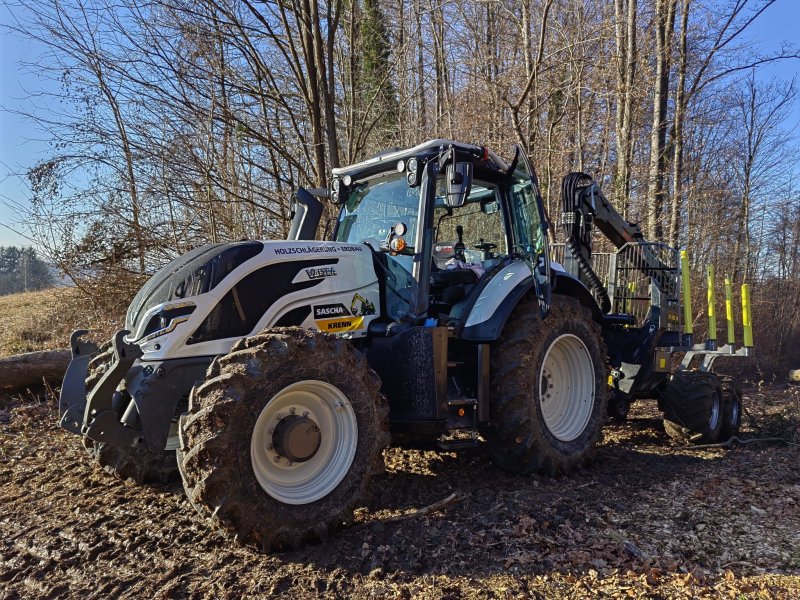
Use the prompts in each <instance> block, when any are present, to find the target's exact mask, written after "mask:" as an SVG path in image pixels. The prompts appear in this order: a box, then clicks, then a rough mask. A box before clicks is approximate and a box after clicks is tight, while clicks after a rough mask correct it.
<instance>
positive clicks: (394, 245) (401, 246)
mask: <svg viewBox="0 0 800 600" xmlns="http://www.w3.org/2000/svg"><path fill="white" fill-rule="evenodd" d="M405 247H406V241H405V240H404V239H403V238H401V237H396V238H393V239H392V241H391V242H389V248H391V250H392V252H402V251H403V250H405Z"/></svg>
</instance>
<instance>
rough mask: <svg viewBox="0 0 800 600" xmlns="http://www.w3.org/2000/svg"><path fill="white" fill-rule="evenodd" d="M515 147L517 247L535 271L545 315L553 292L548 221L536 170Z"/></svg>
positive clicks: (514, 231)
mask: <svg viewBox="0 0 800 600" xmlns="http://www.w3.org/2000/svg"><path fill="white" fill-rule="evenodd" d="M515 149H516V154H515V156H514V161H513V163H512V164H514V165H516V166H515V169H514V172H513V173H512V181H511V187H510V190H509V206H510V212H511V228H512V234H513V238H514V240H513V243H514V250H515V251H516V252H517V253H518V254H519V255H521V256H522V258H524V259H525V261H526V262H527V263H528V266H529V267H530V269H531V272H532V273H533V280H534V284H535V287H536V296H537V297H538V298H539V306H540V308H541V310H542V316H544V315H545V314H547V312H548V311H549V310H550V297H551V293H552V290H551V277H550V260H549V256H550V252H549V248H548V243H547V227H548V225H547V221H546V220H545V216H544V205H543V203H542V196H541V193H540V192H539V182H538V180H537V178H536V172H535V171H534V170H533V167H532V166H531V164H530V162H529V161H528V157H527V156H526V155H525V153H524V152H523V151H522V149H521V148H520V147H519V146H515Z"/></svg>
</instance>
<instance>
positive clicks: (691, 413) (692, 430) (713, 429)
mask: <svg viewBox="0 0 800 600" xmlns="http://www.w3.org/2000/svg"><path fill="white" fill-rule="evenodd" d="M659 405H660V406H661V409H662V410H663V411H664V430H665V431H666V432H667V435H669V436H670V437H671V438H673V439H675V440H678V441H681V442H685V443H695V444H713V443H715V442H716V441H717V439H718V438H719V435H720V429H721V428H722V421H723V393H722V385H721V383H720V380H719V378H718V377H717V376H716V375H715V374H714V373H706V372H703V371H678V372H677V373H675V374H674V375H673V376H672V379H670V381H669V382H668V383H667V384H666V385H665V386H664V388H663V389H662V390H661V393H660V402H659Z"/></svg>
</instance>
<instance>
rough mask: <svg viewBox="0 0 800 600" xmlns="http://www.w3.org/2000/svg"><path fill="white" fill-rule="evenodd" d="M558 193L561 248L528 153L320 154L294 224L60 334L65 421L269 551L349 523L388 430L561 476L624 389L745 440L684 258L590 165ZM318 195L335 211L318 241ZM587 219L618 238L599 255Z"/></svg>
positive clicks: (626, 401)
mask: <svg viewBox="0 0 800 600" xmlns="http://www.w3.org/2000/svg"><path fill="white" fill-rule="evenodd" d="M562 198H563V205H564V209H563V214H562V219H561V220H562V227H563V229H564V237H565V240H566V241H565V243H564V244H562V245H555V244H551V243H550V242H549V240H548V227H549V225H548V221H547V220H546V218H545V212H544V208H543V203H542V198H541V195H540V193H539V187H538V183H537V179H536V175H535V173H534V171H533V169H532V168H531V165H530V164H529V162H528V159H527V157H526V156H525V154H524V153H523V152H522V151H521V150H520V149H519V148H516V149H515V155H514V157H513V159H512V160H511V161H510V162H506V161H505V160H503V159H502V158H500V157H499V156H498V155H497V154H495V153H494V152H492V151H490V150H489V149H488V148H486V147H482V146H477V145H471V144H465V143H460V142H454V141H449V140H432V141H429V142H426V143H424V144H421V145H418V146H415V147H413V148H409V149H403V150H392V151H387V152H384V153H381V154H379V155H378V156H376V157H373V158H371V159H369V160H366V161H363V162H360V163H357V164H354V165H352V166H348V167H344V168H338V169H334V170H333V172H332V177H331V183H330V187H329V188H328V189H325V190H311V191H308V190H305V189H302V188H301V189H299V190H298V191H297V194H296V198H295V208H294V215H293V218H292V223H291V229H290V233H289V236H288V238H289V239H287V240H283V241H239V242H231V243H222V244H208V245H204V246H202V247H198V248H196V249H194V250H192V251H190V252H188V253H186V254H184V255H182V256H180V257H179V258H177V259H176V260H174V261H173V262H171V263H169V264H167V265H166V266H165V267H163V268H162V269H161V270H159V271H158V272H157V273H156V274H155V275H153V276H152V278H151V279H150V280H149V281H148V282H147V283H146V284H145V285H144V286H143V287H142V288H141V290H140V291H139V292H138V293H137V295H136V296H135V298H134V299H133V301H132V303H131V305H130V307H129V308H128V311H127V315H126V320H125V329H124V330H122V331H119V332H117V333H116V334H115V335H114V336H113V339H112V340H111V341H110V342H109V343H107V344H106V345H105V346H102V347H100V348H98V347H97V346H95V345H94V344H92V343H90V342H88V341H85V340H84V336H85V334H86V333H87V332H86V331H85V330H82V331H76V332H75V333H73V335H72V339H71V347H72V353H73V359H72V362H71V363H70V366H69V368H68V371H67V374H66V376H65V379H64V382H63V386H62V391H61V397H60V413H61V420H60V425H61V426H62V427H63V428H65V429H67V430H69V431H71V432H74V433H76V434H78V435H80V436H81V437H82V438H83V441H84V444H85V446H86V448H87V450H88V452H89V453H90V454H91V455H92V456H94V457H95V459H96V460H97V461H98V462H99V463H100V465H102V466H103V467H104V468H105V469H106V470H108V471H110V472H111V473H113V474H115V475H117V476H119V477H123V478H132V479H135V480H137V481H141V482H144V481H148V480H150V481H153V480H155V481H169V480H170V479H172V478H177V477H178V475H179V476H180V479H181V480H182V483H183V486H184V489H185V491H186V494H187V496H188V499H189V501H190V502H191V504H192V506H194V508H195V509H196V510H197V511H198V513H200V514H201V515H203V517H204V518H206V519H207V520H209V521H210V522H211V523H213V524H214V525H215V526H216V527H217V528H219V529H221V530H222V531H224V532H228V533H229V534H230V535H231V537H232V538H233V539H235V540H237V541H238V542H240V543H243V544H246V545H250V546H254V547H257V548H259V549H261V550H263V551H271V550H276V549H281V548H286V547H296V546H297V545H299V544H301V543H303V542H304V541H306V540H308V539H314V538H324V537H325V536H326V535H327V534H328V532H329V531H330V530H331V529H332V528H335V527H337V526H339V525H340V524H342V523H345V522H347V521H348V520H349V519H350V518H351V517H352V514H353V510H354V509H355V508H356V507H358V506H363V505H364V504H365V502H366V500H367V496H368V492H369V488H370V482H371V480H372V479H373V478H374V477H375V475H376V474H379V473H381V472H382V469H383V458H382V453H383V450H384V448H385V447H386V446H387V445H388V444H389V443H390V442H393V443H396V444H405V445H409V446H415V447H419V446H424V447H436V448H440V449H442V450H445V451H457V450H460V449H464V448H473V447H476V446H479V445H480V446H483V447H485V448H486V450H487V451H488V452H489V454H490V455H491V457H492V458H493V460H494V462H495V463H496V464H497V465H498V466H499V467H500V468H503V469H506V470H508V471H512V472H515V473H520V474H526V473H543V474H548V475H555V474H560V473H567V472H569V471H571V470H573V469H575V468H577V467H578V466H580V465H582V464H584V463H585V462H586V461H587V459H588V458H589V457H590V455H591V453H592V451H593V449H594V447H595V446H596V444H597V442H598V440H600V437H601V429H602V427H603V425H604V423H605V422H606V420H607V418H608V416H609V415H611V416H614V417H616V418H624V416H625V414H626V413H627V407H628V406H629V405H630V402H632V401H633V400H635V399H637V398H656V399H658V402H659V403H660V406H661V408H662V410H663V411H664V413H665V423H666V426H667V430H668V432H669V433H671V435H674V436H676V437H681V438H684V439H689V440H694V441H697V440H703V441H706V442H709V441H714V440H716V439H718V438H720V436H730V435H735V433H736V431H737V430H738V427H739V422H740V418H741V417H740V415H741V403H740V395H739V392H738V388H737V387H736V385H735V384H734V383H732V382H729V381H724V380H721V379H720V378H719V377H718V376H716V375H715V374H713V373H712V372H711V369H710V367H711V365H712V363H713V360H714V359H715V358H716V357H718V356H720V355H746V354H749V353H750V348H743V349H741V350H739V351H735V352H734V351H733V349H732V346H730V345H728V346H725V347H723V348H719V349H718V348H717V347H716V346H715V345H713V344H709V343H706V344H703V345H696V344H693V342H692V334H691V330H690V329H689V328H690V325H691V323H688V324H687V323H686V322H685V318H684V315H683V313H682V308H683V307H684V304H685V302H684V301H683V300H682V298H681V291H682V284H681V275H682V273H681V266H680V261H679V255H678V253H677V252H676V251H675V250H673V249H672V248H669V247H667V246H665V245H663V244H658V243H651V242H647V241H645V240H644V239H643V236H642V234H641V231H640V230H639V228H638V227H637V226H636V225H634V224H631V223H628V222H627V221H625V220H624V219H623V218H622V217H621V216H620V215H619V214H618V213H617V212H616V211H615V210H614V208H613V207H612V206H611V205H610V204H609V203H608V201H607V200H606V198H605V197H604V195H603V194H602V192H601V191H600V188H599V186H598V185H597V184H596V183H595V182H594V181H592V179H591V178H590V177H589V176H587V175H585V174H582V173H573V174H570V175H568V176H567V177H565V178H564V182H563V186H562ZM325 203H330V205H332V206H333V207H335V208H336V209H337V210H338V215H337V216H336V217H332V218H331V219H330V221H329V226H328V227H324V230H325V231H326V232H329V234H328V233H326V234H325V235H323V236H322V237H324V238H326V239H323V240H315V238H316V236H317V232H318V231H319V230H320V229H323V227H321V226H320V221H321V220H322V215H323V213H324V210H323V209H324V205H325ZM595 229H597V230H599V232H601V233H602V234H604V235H605V237H606V238H607V239H608V240H609V241H610V242H611V243H612V244H613V245H614V250H613V252H609V253H606V254H602V253H597V252H593V248H592V243H593V239H594V237H596V235H595V232H594V230H595ZM684 291H685V290H684ZM687 329H689V331H688V332H687ZM751 345H752V344H751ZM678 354H683V355H685V357H686V358H684V362H683V363H682V366H681V367H680V368H679V369H678V370H677V371H675V369H674V368H673V364H672V363H673V361H672V358H673V356H674V355H678ZM693 359H697V361H696V362H698V361H699V367H698V368H696V369H691V370H690V369H689V366H690V363H691V361H692V360H693Z"/></svg>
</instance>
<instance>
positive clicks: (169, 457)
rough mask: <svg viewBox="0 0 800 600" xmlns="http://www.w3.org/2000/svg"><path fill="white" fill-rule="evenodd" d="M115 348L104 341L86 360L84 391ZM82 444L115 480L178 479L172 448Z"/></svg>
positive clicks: (85, 441)
mask: <svg viewBox="0 0 800 600" xmlns="http://www.w3.org/2000/svg"><path fill="white" fill-rule="evenodd" d="M113 356H114V350H113V348H112V347H111V343H110V342H106V343H105V344H103V345H102V346H100V349H99V350H98V352H97V354H96V355H95V356H94V357H93V358H92V360H90V361H89V370H88V372H87V375H86V391H87V392H88V391H89V390H91V389H92V388H93V387H94V386H95V385H97V382H98V381H100V378H101V377H102V376H103V375H104V374H105V372H106V371H107V370H108V367H109V366H110V364H111V359H112V358H113ZM83 447H84V448H85V449H86V452H87V454H88V455H89V456H90V457H91V459H92V460H93V461H94V462H95V463H97V465H99V466H100V468H101V469H103V471H105V472H106V473H108V474H109V475H113V476H114V477H116V478H117V479H122V480H128V479H131V480H133V481H135V482H136V483H140V484H141V483H171V482H173V481H177V480H178V477H179V474H178V461H177V459H176V457H175V450H150V449H149V448H147V447H145V446H138V447H130V448H129V447H123V446H112V445H111V444H108V443H106V442H96V441H94V440H90V439H89V438H87V437H84V438H83Z"/></svg>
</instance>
